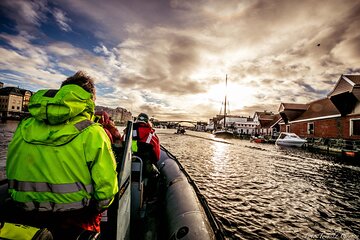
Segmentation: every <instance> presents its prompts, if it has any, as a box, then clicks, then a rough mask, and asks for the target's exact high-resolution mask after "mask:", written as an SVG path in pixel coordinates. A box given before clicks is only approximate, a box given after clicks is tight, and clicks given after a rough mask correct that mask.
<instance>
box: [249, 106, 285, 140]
mask: <svg viewBox="0 0 360 240" xmlns="http://www.w3.org/2000/svg"><path fill="white" fill-rule="evenodd" d="M280 121H281V116H280V114H278V113H277V114H275V113H273V112H271V111H264V112H255V114H254V122H257V123H258V125H257V126H256V129H255V134H257V135H261V136H267V137H270V138H275V137H277V136H278V134H279V132H280V125H279V122H280Z"/></svg>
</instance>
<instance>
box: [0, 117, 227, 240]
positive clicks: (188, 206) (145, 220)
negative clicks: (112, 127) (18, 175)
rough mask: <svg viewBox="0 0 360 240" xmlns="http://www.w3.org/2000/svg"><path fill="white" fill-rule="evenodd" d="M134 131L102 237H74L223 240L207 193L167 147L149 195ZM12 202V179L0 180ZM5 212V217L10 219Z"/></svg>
mask: <svg viewBox="0 0 360 240" xmlns="http://www.w3.org/2000/svg"><path fill="white" fill-rule="evenodd" d="M131 133H132V122H128V125H127V133H126V135H125V142H124V144H123V148H121V152H120V153H119V156H121V157H120V161H119V163H118V168H117V170H118V183H119V192H118V194H117V195H116V197H115V199H114V201H113V203H112V205H111V206H110V208H109V209H108V210H107V215H106V216H105V217H103V220H102V223H101V229H102V231H101V237H100V236H99V235H94V234H93V235H91V237H92V238H90V237H89V236H90V235H89V234H91V233H84V232H82V233H81V236H80V237H79V236H76V237H77V238H74V239H100V238H101V239H194V240H195V239H224V234H223V230H222V227H221V225H220V224H219V223H218V221H217V219H216V218H215V216H214V214H213V213H212V211H211V209H210V207H209V205H208V203H207V201H206V199H205V197H204V196H203V195H202V194H201V192H200V190H199V189H198V187H197V186H196V184H195V182H194V181H193V180H192V179H191V177H190V176H189V174H188V173H187V172H186V171H185V169H184V168H183V167H182V166H181V164H180V162H179V161H178V160H177V158H176V157H175V156H174V155H172V154H171V153H170V152H169V151H168V150H167V149H165V148H164V147H163V146H161V155H160V160H159V161H158V163H157V167H158V169H159V176H158V182H157V184H156V187H155V191H154V193H155V197H154V198H146V196H144V189H145V185H146V184H147V182H148V181H147V179H145V178H143V177H142V166H143V164H142V159H140V158H138V157H134V156H132V153H131V142H132V137H131V136H132V134H131ZM7 200H8V195H7V181H1V182H0V207H1V206H4V205H5V202H6V201H7ZM2 210H3V208H2V209H1V210H0V211H2ZM10 212H11V211H10ZM3 214H4V211H2V212H0V220H2V219H6V218H2V217H4V215H3ZM5 217H6V216H5ZM0 228H1V226H0Z"/></svg>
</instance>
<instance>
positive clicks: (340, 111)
mask: <svg viewBox="0 0 360 240" xmlns="http://www.w3.org/2000/svg"><path fill="white" fill-rule="evenodd" d="M279 113H280V116H281V117H282V121H281V123H280V131H282V132H293V133H296V134H297V135H299V136H300V137H310V138H340V139H352V140H357V139H360V75H341V77H340V78H339V80H338V82H337V83H336V85H335V87H334V89H333V90H332V91H331V92H330V93H329V94H328V96H327V97H326V98H323V99H319V100H316V101H313V102H310V103H306V104H297V103H281V104H280V107H279Z"/></svg>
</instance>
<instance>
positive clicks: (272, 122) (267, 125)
mask: <svg viewBox="0 0 360 240" xmlns="http://www.w3.org/2000/svg"><path fill="white" fill-rule="evenodd" d="M280 119H281V116H280V114H273V115H272V118H271V119H269V120H260V121H259V122H260V128H271V127H273V126H274V125H275V124H276V123H278V122H279V120H280Z"/></svg>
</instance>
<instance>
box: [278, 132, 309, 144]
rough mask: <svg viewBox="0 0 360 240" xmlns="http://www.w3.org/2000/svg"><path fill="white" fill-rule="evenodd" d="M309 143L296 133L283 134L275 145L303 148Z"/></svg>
mask: <svg viewBox="0 0 360 240" xmlns="http://www.w3.org/2000/svg"><path fill="white" fill-rule="evenodd" d="M306 142H307V141H306V140H305V139H302V138H300V137H299V136H298V135H296V134H295V133H289V132H282V133H280V135H279V137H278V138H277V139H276V142H275V144H276V145H280V146H286V147H302V146H303V145H304V144H305V143H306Z"/></svg>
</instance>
